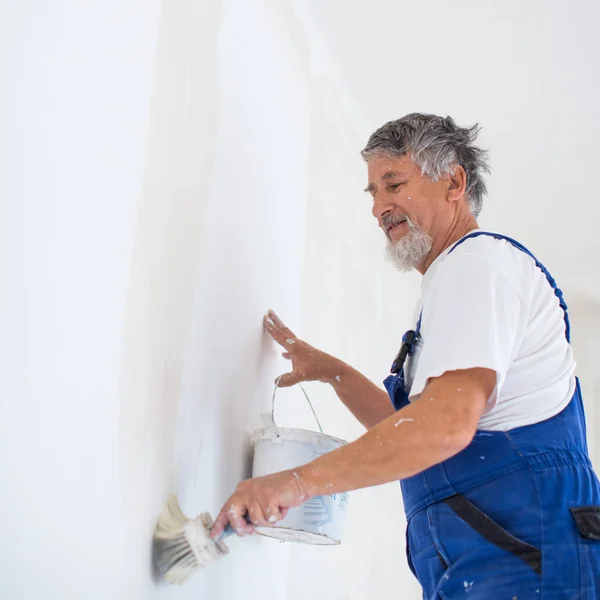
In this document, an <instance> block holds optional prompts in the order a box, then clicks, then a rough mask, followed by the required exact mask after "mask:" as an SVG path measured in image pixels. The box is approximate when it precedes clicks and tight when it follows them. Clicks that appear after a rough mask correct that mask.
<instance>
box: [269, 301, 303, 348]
mask: <svg viewBox="0 0 600 600" xmlns="http://www.w3.org/2000/svg"><path fill="white" fill-rule="evenodd" d="M263 324H264V327H265V329H266V330H267V331H268V332H269V334H270V335H271V337H272V338H273V339H274V340H275V341H276V342H277V343H278V344H280V345H281V346H283V347H288V348H289V347H290V346H291V345H292V344H294V343H295V342H296V339H297V338H296V336H295V335H294V333H293V332H292V331H291V330H290V329H288V328H287V327H286V326H285V325H284V324H283V323H282V321H281V320H280V319H279V317H278V316H277V315H276V314H275V313H274V312H273V311H272V310H270V311H269V312H268V313H267V314H266V315H265V316H264V318H263Z"/></svg>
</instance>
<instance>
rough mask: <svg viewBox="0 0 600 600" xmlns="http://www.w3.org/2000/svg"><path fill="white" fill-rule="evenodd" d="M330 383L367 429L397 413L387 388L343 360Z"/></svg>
mask: <svg viewBox="0 0 600 600" xmlns="http://www.w3.org/2000/svg"><path fill="white" fill-rule="evenodd" d="M329 383H330V384H331V385H332V387H333V389H334V390H335V392H336V394H337V395H338V398H339V399H340V400H341V401H342V402H343V403H344V404H345V405H346V408H348V410H349V411H350V412H351V413H352V414H353V415H354V416H355V417H356V418H357V419H358V420H359V421H360V422H361V423H362V424H363V425H364V426H365V427H366V428H367V429H371V428H372V427H374V426H375V425H377V424H378V423H381V421H383V420H385V419H386V418H387V417H389V416H390V415H393V414H395V413H396V409H395V408H394V407H393V406H392V403H391V401H390V397H389V396H388V393H387V392H386V391H385V390H382V389H381V388H379V387H377V386H376V385H375V384H374V383H373V382H372V381H370V380H369V379H367V378H366V377H365V376H364V375H362V374H361V373H359V372H358V371H357V370H356V369H353V368H352V367H351V366H350V365H347V364H346V363H343V362H342V361H339V365H338V368H337V373H336V375H335V376H334V377H332V379H331V381H329Z"/></svg>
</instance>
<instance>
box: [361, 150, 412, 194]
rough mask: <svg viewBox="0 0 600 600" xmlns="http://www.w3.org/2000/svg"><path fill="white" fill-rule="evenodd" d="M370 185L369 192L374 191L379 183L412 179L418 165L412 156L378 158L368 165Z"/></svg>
mask: <svg viewBox="0 0 600 600" xmlns="http://www.w3.org/2000/svg"><path fill="white" fill-rule="evenodd" d="M367 169H368V178H369V185H368V186H367V190H370V189H372V188H373V187H374V186H375V185H377V184H378V183H379V182H383V181H386V180H389V179H402V178H406V177H410V176H412V175H414V174H415V173H416V172H417V170H418V169H417V165H416V164H415V163H414V162H413V161H412V159H411V158H410V156H408V155H405V156H400V157H397V158H392V157H387V156H386V157H377V158H374V159H371V160H370V161H369V162H368V163H367Z"/></svg>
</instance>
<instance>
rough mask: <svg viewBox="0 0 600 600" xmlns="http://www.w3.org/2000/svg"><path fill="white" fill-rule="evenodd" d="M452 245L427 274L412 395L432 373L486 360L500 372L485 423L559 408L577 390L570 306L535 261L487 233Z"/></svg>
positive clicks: (534, 418) (410, 368)
mask: <svg viewBox="0 0 600 600" xmlns="http://www.w3.org/2000/svg"><path fill="white" fill-rule="evenodd" d="M450 249H451V248H448V249H447V250H446V251H445V252H443V253H442V254H440V256H438V257H437V258H436V259H435V261H434V262H433V263H432V264H431V266H430V267H429V269H427V271H426V272H425V275H424V276H423V281H422V284H421V300H420V301H419V304H418V306H417V311H416V314H415V321H414V325H415V326H416V323H417V320H418V318H419V313H420V312H421V308H423V318H422V323H421V331H420V335H419V338H418V339H417V341H416V343H415V347H414V352H413V354H412V355H411V356H409V357H408V359H407V361H406V369H405V376H406V389H407V390H409V395H410V397H411V400H414V399H416V397H417V396H418V395H419V394H420V393H421V392H422V391H423V389H424V388H425V385H426V384H427V381H428V379H429V378H431V377H438V376H440V375H442V374H443V373H444V372H446V371H452V370H456V369H469V368H474V367H485V368H488V369H492V370H494V371H496V373H497V387H496V393H494V394H493V396H492V398H491V399H490V402H489V403H488V406H487V408H486V410H485V412H484V414H483V416H482V417H481V420H480V422H479V428H480V429H488V430H496V431H506V430H509V429H513V428H515V427H520V426H523V425H531V424H533V423H537V422H539V421H543V420H545V419H548V418H550V417H552V416H554V415H556V414H558V413H559V412H560V411H561V410H562V409H563V408H564V407H565V406H566V405H567V404H568V403H569V400H570V399H571V397H572V395H573V393H574V391H575V376H574V372H575V362H574V360H573V352H572V349H571V346H570V344H569V343H568V342H567V340H566V338H565V321H564V313H563V310H562V309H561V308H560V305H559V300H558V298H557V297H556V295H555V294H554V290H553V289H552V287H551V286H550V284H549V283H548V280H547V279H546V276H545V275H544V274H543V273H542V272H541V270H540V269H539V268H538V267H536V265H535V262H534V260H533V259H532V258H531V257H530V256H528V255H527V254H525V253H524V252H522V251H521V250H518V249H517V248H515V247H514V246H512V245H511V244H510V243H509V242H506V241H504V240H498V239H496V238H493V237H491V236H487V235H482V236H478V237H475V238H471V239H468V240H466V241H464V242H462V243H461V244H460V245H459V246H458V247H457V248H456V249H455V250H453V251H452V252H451V253H449V252H450Z"/></svg>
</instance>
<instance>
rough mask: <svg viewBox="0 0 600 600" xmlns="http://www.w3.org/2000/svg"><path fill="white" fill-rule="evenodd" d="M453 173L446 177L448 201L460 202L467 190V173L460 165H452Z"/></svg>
mask: <svg viewBox="0 0 600 600" xmlns="http://www.w3.org/2000/svg"><path fill="white" fill-rule="evenodd" d="M453 169H454V171H453V172H452V173H450V174H449V175H447V177H448V201H449V202H456V201H458V200H460V199H461V198H462V197H463V196H464V195H465V192H466V190H467V173H466V171H465V170H464V169H463V168H462V167H461V166H460V165H453Z"/></svg>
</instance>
